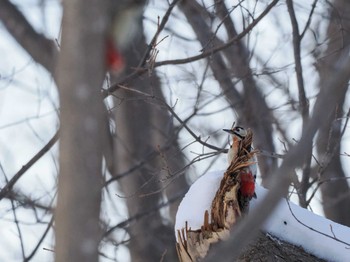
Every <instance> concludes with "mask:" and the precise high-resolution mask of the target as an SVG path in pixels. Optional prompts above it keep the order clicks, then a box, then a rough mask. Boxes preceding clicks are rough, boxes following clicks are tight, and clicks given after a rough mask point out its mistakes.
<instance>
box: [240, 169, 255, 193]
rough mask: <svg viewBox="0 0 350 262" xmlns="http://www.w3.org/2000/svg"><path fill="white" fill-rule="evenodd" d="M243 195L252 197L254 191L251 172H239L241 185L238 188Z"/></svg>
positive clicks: (253, 180)
mask: <svg viewBox="0 0 350 262" xmlns="http://www.w3.org/2000/svg"><path fill="white" fill-rule="evenodd" d="M239 190H240V191H241V194H242V196H243V197H249V198H252V197H253V196H254V192H255V179H254V176H253V175H252V173H242V174H241V186H240V189H239Z"/></svg>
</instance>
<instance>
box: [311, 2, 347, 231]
mask: <svg viewBox="0 0 350 262" xmlns="http://www.w3.org/2000/svg"><path fill="white" fill-rule="evenodd" d="M333 7H334V8H333V9H332V11H331V15H330V21H329V26H328V30H327V38H328V39H329V40H328V47H327V50H326V51H325V54H323V58H322V59H320V61H319V63H318V69H319V75H320V89H321V90H322V89H325V88H330V87H329V86H327V85H326V84H325V83H326V82H327V79H329V78H331V77H332V76H333V75H334V74H335V72H337V71H338V67H339V61H340V60H341V59H342V57H344V56H347V55H348V54H349V51H350V35H349V33H348V32H349V30H350V15H349V14H350V3H349V1H346V0H336V1H334V3H333ZM348 82H349V79H346V80H345V81H344V82H342V83H340V85H344V86H346V85H348ZM346 92H347V89H346V88H343V92H342V95H341V97H340V99H339V101H338V103H337V105H336V106H335V107H333V108H332V111H331V112H330V113H331V115H332V116H333V117H332V118H331V119H329V120H328V121H327V123H326V126H324V127H323V128H322V129H320V131H319V134H318V139H317V152H318V155H319V160H320V162H321V166H320V168H319V174H318V176H319V178H320V181H325V182H324V183H323V184H322V185H321V194H322V200H323V210H324V213H325V215H326V217H327V218H329V219H331V220H333V221H335V222H338V223H341V224H344V225H347V226H350V213H349V212H348V209H347V208H345V207H348V206H349V205H350V189H349V184H348V182H347V180H346V174H345V173H344V170H343V168H342V163H341V160H340V157H341V156H340V153H341V151H340V150H341V148H340V141H341V139H342V128H341V126H342V121H344V119H343V117H344V112H343V106H344V99H345V94H346Z"/></svg>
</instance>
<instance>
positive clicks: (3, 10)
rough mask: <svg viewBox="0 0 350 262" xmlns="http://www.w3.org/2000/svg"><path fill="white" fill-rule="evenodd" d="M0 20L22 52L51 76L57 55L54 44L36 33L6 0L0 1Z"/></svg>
mask: <svg viewBox="0 0 350 262" xmlns="http://www.w3.org/2000/svg"><path fill="white" fill-rule="evenodd" d="M0 20H1V21H2V22H3V23H4V25H5V27H6V28H7V30H8V31H9V33H10V34H11V35H12V36H13V37H14V38H15V39H16V41H17V42H18V43H19V44H20V45H21V46H22V47H23V48H24V50H26V51H27V52H28V54H29V55H30V56H31V57H32V58H33V59H34V60H35V61H36V62H37V63H39V64H41V65H42V66H43V67H45V68H46V69H47V71H49V72H50V73H51V74H52V73H53V71H54V66H55V60H56V57H57V53H58V50H57V48H56V45H55V42H54V41H52V40H49V39H47V38H46V37H45V36H44V35H42V34H40V33H38V32H36V31H35V30H34V28H33V27H32V26H31V25H30V24H29V22H28V21H27V19H26V18H25V17H24V15H23V14H22V13H21V12H20V11H19V10H18V9H17V7H16V6H15V5H14V4H12V3H11V2H10V1H8V0H2V1H0Z"/></svg>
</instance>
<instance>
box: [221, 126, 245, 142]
mask: <svg viewBox="0 0 350 262" xmlns="http://www.w3.org/2000/svg"><path fill="white" fill-rule="evenodd" d="M223 130H224V131H225V132H227V133H229V134H231V135H232V137H233V138H234V139H235V138H237V139H238V140H242V139H243V138H245V137H246V136H247V134H248V133H247V130H245V129H244V128H243V127H240V126H235V127H233V128H231V129H223Z"/></svg>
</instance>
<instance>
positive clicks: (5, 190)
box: [0, 131, 59, 200]
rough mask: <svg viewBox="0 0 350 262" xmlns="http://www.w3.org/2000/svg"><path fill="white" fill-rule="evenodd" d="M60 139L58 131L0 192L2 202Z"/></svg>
mask: <svg viewBox="0 0 350 262" xmlns="http://www.w3.org/2000/svg"><path fill="white" fill-rule="evenodd" d="M58 137H59V131H57V132H56V134H55V135H54V136H53V137H52V138H51V139H50V141H49V142H48V143H47V144H46V145H45V146H44V147H43V148H42V149H41V150H40V151H39V152H38V153H37V154H36V155H35V156H34V157H33V158H32V159H31V160H29V162H28V163H27V164H25V165H24V166H23V167H22V168H21V169H20V170H19V171H18V172H17V173H16V174H15V175H14V176H13V177H12V178H11V179H10V181H9V182H8V183H7V184H6V185H5V186H4V187H3V188H2V189H1V191H0V200H1V199H3V198H4V197H5V196H6V195H7V194H8V193H9V192H10V190H11V189H12V188H13V186H14V185H15V184H16V182H17V181H18V180H19V179H20V178H21V177H22V175H23V174H25V172H27V170H28V169H29V168H30V167H31V166H33V165H34V164H35V163H36V162H37V161H38V160H39V159H40V158H41V157H42V156H43V155H45V154H46V153H47V152H48V151H49V150H50V149H51V147H52V146H53V145H54V144H55V143H56V142H57V140H58Z"/></svg>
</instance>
